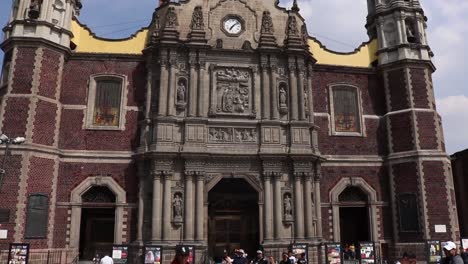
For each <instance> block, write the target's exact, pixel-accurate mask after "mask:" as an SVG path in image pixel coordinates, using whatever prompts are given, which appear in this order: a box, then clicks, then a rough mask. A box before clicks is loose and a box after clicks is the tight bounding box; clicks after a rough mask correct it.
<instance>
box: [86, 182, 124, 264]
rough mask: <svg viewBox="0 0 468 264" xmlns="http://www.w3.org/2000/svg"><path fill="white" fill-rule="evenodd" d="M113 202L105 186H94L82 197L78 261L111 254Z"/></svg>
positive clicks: (113, 221)
mask: <svg viewBox="0 0 468 264" xmlns="http://www.w3.org/2000/svg"><path fill="white" fill-rule="evenodd" d="M115 201H116V198H115V194H114V193H113V192H112V191H111V190H109V188H107V187H106V186H94V187H92V188H91V189H89V190H88V191H87V192H85V193H84V194H83V195H82V209H81V230H80V249H79V250H80V251H79V252H80V259H82V260H92V259H93V257H94V256H95V255H96V254H99V255H100V256H103V255H105V254H109V253H110V252H112V245H113V244H114V232H115Z"/></svg>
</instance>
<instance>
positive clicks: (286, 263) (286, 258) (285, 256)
mask: <svg viewBox="0 0 468 264" xmlns="http://www.w3.org/2000/svg"><path fill="white" fill-rule="evenodd" d="M290 263H291V262H289V256H288V253H286V252H283V258H282V259H281V261H280V262H279V264H290Z"/></svg>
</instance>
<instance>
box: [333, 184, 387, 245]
mask: <svg viewBox="0 0 468 264" xmlns="http://www.w3.org/2000/svg"><path fill="white" fill-rule="evenodd" d="M330 200H331V202H332V212H333V237H334V240H335V241H337V242H342V243H343V244H355V243H357V242H362V241H378V233H377V224H376V218H377V216H376V214H377V208H376V204H377V193H376V191H375V190H374V189H373V188H372V187H371V186H370V185H369V184H368V183H367V182H366V181H365V180H364V179H362V178H343V179H341V180H340V181H339V182H338V183H337V184H336V185H335V187H334V188H333V189H332V190H331V192H330Z"/></svg>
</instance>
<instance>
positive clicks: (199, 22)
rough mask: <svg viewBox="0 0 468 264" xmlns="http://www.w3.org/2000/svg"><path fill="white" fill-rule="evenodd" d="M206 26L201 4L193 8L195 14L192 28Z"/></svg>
mask: <svg viewBox="0 0 468 264" xmlns="http://www.w3.org/2000/svg"><path fill="white" fill-rule="evenodd" d="M204 26H205V24H204V22H203V11H202V7H201V6H197V7H195V9H194V10H193V15H192V24H191V28H192V29H203V27H204Z"/></svg>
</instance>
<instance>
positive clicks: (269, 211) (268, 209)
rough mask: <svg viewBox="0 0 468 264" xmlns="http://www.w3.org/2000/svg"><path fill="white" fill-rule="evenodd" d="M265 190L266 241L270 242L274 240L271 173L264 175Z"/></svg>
mask: <svg viewBox="0 0 468 264" xmlns="http://www.w3.org/2000/svg"><path fill="white" fill-rule="evenodd" d="M263 186H264V187H263V189H264V191H265V198H264V200H265V204H264V208H265V209H264V238H265V239H264V240H265V241H270V240H272V239H273V229H272V225H273V207H272V198H273V197H272V193H271V175H270V174H269V173H264V174H263Z"/></svg>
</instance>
